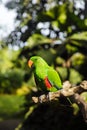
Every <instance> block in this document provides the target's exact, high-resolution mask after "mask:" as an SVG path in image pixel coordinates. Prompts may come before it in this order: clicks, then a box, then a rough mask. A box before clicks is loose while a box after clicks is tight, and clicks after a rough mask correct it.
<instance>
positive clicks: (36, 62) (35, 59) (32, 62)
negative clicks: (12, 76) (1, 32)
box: [28, 56, 47, 68]
mask: <svg viewBox="0 0 87 130" xmlns="http://www.w3.org/2000/svg"><path fill="white" fill-rule="evenodd" d="M43 63H44V64H46V65H47V63H46V62H45V61H44V60H43V59H42V58H41V57H40V56H32V57H31V58H30V59H29V61H28V66H29V68H31V67H34V68H36V67H37V66H40V67H41V65H42V64H43Z"/></svg>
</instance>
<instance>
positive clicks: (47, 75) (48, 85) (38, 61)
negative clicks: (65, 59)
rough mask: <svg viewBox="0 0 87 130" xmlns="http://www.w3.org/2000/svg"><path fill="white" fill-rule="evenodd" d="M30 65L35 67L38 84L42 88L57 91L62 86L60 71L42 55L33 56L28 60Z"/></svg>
mask: <svg viewBox="0 0 87 130" xmlns="http://www.w3.org/2000/svg"><path fill="white" fill-rule="evenodd" d="M28 66H29V67H30V68H31V67H32V68H33V71H34V78H35V82H36V85H37V87H39V88H41V90H47V91H51V92H55V91H58V90H59V89H61V88H62V83H61V79H60V77H59V75H58V73H57V72H56V71H55V70H54V69H53V68H52V67H50V66H49V65H48V64H47V63H46V61H44V60H43V59H42V58H41V57H39V56H33V57H31V58H30V60H29V61H28Z"/></svg>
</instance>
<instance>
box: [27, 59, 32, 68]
mask: <svg viewBox="0 0 87 130" xmlns="http://www.w3.org/2000/svg"><path fill="white" fill-rule="evenodd" d="M32 65H33V61H32V60H29V61H28V66H29V67H30V68H31V67H32Z"/></svg>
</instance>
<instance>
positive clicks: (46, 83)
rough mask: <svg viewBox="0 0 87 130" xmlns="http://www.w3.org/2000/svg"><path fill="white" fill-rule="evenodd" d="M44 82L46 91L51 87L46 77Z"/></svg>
mask: <svg viewBox="0 0 87 130" xmlns="http://www.w3.org/2000/svg"><path fill="white" fill-rule="evenodd" d="M44 82H45V85H46V87H47V88H48V89H50V88H51V87H52V85H51V83H50V81H49V80H48V78H47V77H46V78H45V79H44Z"/></svg>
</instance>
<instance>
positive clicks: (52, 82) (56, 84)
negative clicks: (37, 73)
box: [45, 67, 62, 91]
mask: <svg viewBox="0 0 87 130" xmlns="http://www.w3.org/2000/svg"><path fill="white" fill-rule="evenodd" d="M45 84H46V86H47V88H48V89H50V91H57V90H59V89H61V88H62V83H61V79H60V77H59V75H58V73H57V72H56V71H55V70H54V69H53V68H51V67H50V68H49V69H48V71H47V77H45Z"/></svg>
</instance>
